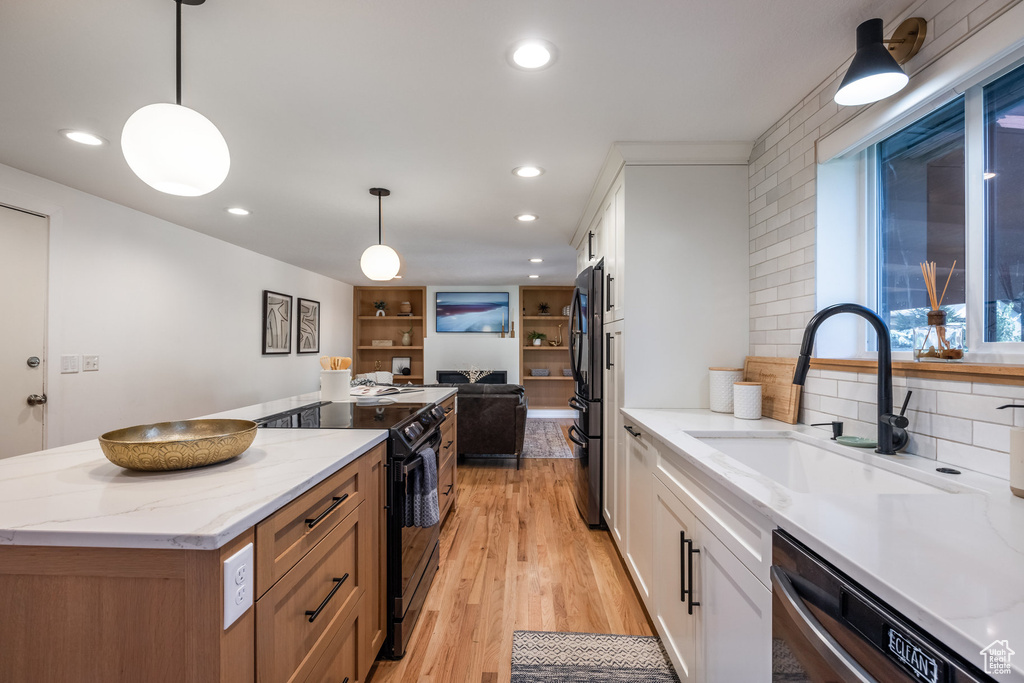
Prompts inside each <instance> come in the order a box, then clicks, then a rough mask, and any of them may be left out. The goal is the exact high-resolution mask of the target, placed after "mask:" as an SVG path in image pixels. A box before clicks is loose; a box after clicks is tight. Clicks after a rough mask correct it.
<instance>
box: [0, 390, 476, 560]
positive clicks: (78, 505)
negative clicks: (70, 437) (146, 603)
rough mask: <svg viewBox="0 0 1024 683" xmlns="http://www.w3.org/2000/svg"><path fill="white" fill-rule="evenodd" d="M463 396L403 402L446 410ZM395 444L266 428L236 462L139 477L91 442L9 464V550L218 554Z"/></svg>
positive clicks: (2, 480)
mask: <svg viewBox="0 0 1024 683" xmlns="http://www.w3.org/2000/svg"><path fill="white" fill-rule="evenodd" d="M455 391H456V390H455V389H450V388H431V389H424V390H423V391H420V392H415V393H409V394H401V395H398V396H394V397H389V398H394V399H396V401H397V402H402V403H421V402H430V403H433V402H438V401H442V400H444V399H445V398H447V397H448V396H451V395H452V394H454V393H455ZM319 400H320V394H319V392H313V393H308V394H302V395H299V396H293V397H290V398H286V399H280V400H275V401H269V402H266V403H259V404H256V405H252V406H247V407H245V408H239V409H236V410H229V411H225V412H222V413H217V414H215V415H208V416H205V417H217V418H240V419H249V420H251V419H255V418H259V417H263V416H266V415H271V414H274V413H278V412H281V411H283V410H287V409H289V408H297V407H299V406H304V405H308V404H310V403H315V402H317V401H319ZM386 437H387V432H386V431H385V430H383V429H260V430H259V431H258V432H257V433H256V439H255V441H254V442H253V444H252V446H250V447H249V449H248V450H246V451H245V452H244V453H242V454H241V455H240V456H238V457H236V458H232V459H231V460H228V461H225V462H222V463H218V464H216V465H210V466H208V467H200V468H196V469H192V470H181V471H176V472H133V471H130V470H126V469H122V468H120V467H118V466H117V465H114V464H113V463H111V462H110V461H108V460H107V459H106V457H104V455H103V452H102V451H101V450H100V447H99V443H98V442H97V441H95V440H92V441H83V442H82V443H77V444H71V445H68V446H62V447H59V448H52V449H49V450H45V451H40V452H38V453H30V454H27V455H21V456H16V457H13V458H7V459H4V460H0V545H44V546H75V547H111V548H183V549H190V550H208V549H214V548H219V547H221V546H222V545H224V544H225V543H227V542H228V541H230V540H231V539H232V538H234V537H235V536H237V535H238V534H240V533H241V532H243V531H245V530H246V529H248V528H249V527H251V526H253V525H254V524H255V523H257V522H259V521H260V520H262V519H264V518H265V517H267V516H268V515H270V514H271V513H273V512H274V511H275V510H277V509H279V508H280V507H282V506H283V505H285V504H287V503H288V502H290V501H292V500H294V499H295V498H296V497H298V496H299V495H301V494H302V493H304V492H306V491H308V490H309V489H310V488H312V487H313V486H315V485H316V484H318V483H319V482H321V481H323V480H324V479H326V478H327V477H329V476H330V475H332V474H334V473H335V472H337V471H338V470H340V469H341V468H342V467H344V466H345V465H347V464H349V463H350V462H352V461H353V460H355V459H356V458H357V457H359V456H360V455H362V454H363V453H365V452H366V451H367V450H369V449H370V448H372V447H373V446H375V445H376V444H378V443H381V442H383V441H384V440H385V438H386Z"/></svg>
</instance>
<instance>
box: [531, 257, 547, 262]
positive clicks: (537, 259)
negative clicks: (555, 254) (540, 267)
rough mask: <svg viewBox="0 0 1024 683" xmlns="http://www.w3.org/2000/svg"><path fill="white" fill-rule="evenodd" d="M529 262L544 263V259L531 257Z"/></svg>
mask: <svg viewBox="0 0 1024 683" xmlns="http://www.w3.org/2000/svg"><path fill="white" fill-rule="evenodd" d="M530 263H544V259H542V258H532V259H530Z"/></svg>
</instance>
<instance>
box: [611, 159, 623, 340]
mask: <svg viewBox="0 0 1024 683" xmlns="http://www.w3.org/2000/svg"><path fill="white" fill-rule="evenodd" d="M613 192H614V193H615V218H614V224H615V231H614V234H615V242H614V245H613V246H612V247H611V248H613V249H614V250H615V280H614V281H613V282H612V287H611V297H612V308H611V311H610V313H611V317H612V319H613V320H622V319H623V318H625V317H626V286H625V284H626V279H625V275H626V184H625V183H624V182H623V179H622V177H621V176H620V177H619V180H618V182H617V183H616V184H615V185H614V186H613Z"/></svg>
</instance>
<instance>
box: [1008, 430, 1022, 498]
mask: <svg viewBox="0 0 1024 683" xmlns="http://www.w3.org/2000/svg"><path fill="white" fill-rule="evenodd" d="M1010 491H1012V492H1013V495H1015V496H1020V497H1021V498H1024V429H1011V430H1010Z"/></svg>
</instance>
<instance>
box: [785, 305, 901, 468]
mask: <svg viewBox="0 0 1024 683" xmlns="http://www.w3.org/2000/svg"><path fill="white" fill-rule="evenodd" d="M840 313H853V314H855V315H859V316H860V317H862V318H864V319H865V320H867V321H868V322H869V323H871V326H872V327H873V328H875V334H876V335H878V448H876V449H875V452H876V453H881V454H883V455H896V453H897V452H898V451H901V450H903V449H904V448H906V447H907V442H908V441H910V435H908V434H907V431H906V428H907V426H908V425H909V424H910V420H908V419H907V418H906V417H905V416H904V415H903V413H904V412H906V409H907V404H906V402H904V404H903V410H902V411H901V412H900V414H899V415H895V414H893V412H892V345H891V342H890V340H889V328H888V326H887V325H886V324H885V321H884V320H882V319H881V318H879V317H878V314H877V313H875V312H874V311H872V310H871V309H870V308H866V307H864V306H861V305H860V304H835V305H834V306H828V307H827V308H823V309H821V310H820V311H818V312H817V313H815V314H814V317H812V318H811V320H810V322H808V323H807V328H806V329H805V330H804V341H803V344H801V345H800V358H799V360H798V361H797V363H796V372H795V373H794V374H793V384H799V385H801V386H802V385H803V383H804V380H806V379H807V371H808V370H810V368H811V351H813V350H814V335H815V334H817V332H818V328H819V327H821V324H822V323H823V322H825V321H826V320H828V319H829V318H831V317H832V316H834V315H838V314H840ZM909 398H910V395H909V393H908V395H907V399H908V400H909Z"/></svg>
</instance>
